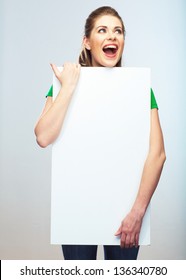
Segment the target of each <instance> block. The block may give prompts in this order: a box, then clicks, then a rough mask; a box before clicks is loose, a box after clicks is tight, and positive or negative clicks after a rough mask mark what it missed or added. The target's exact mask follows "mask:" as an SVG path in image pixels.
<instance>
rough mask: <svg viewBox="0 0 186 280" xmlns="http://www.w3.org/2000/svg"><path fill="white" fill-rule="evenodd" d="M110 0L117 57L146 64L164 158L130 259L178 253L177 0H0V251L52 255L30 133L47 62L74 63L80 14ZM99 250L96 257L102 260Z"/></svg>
mask: <svg viewBox="0 0 186 280" xmlns="http://www.w3.org/2000/svg"><path fill="white" fill-rule="evenodd" d="M102 5H111V6H113V7H114V8H116V9H117V10H118V11H119V13H120V14H121V16H122V18H123V20H124V22H125V26H126V30H127V34H126V45H125V51H124V57H123V58H124V59H123V64H124V65H125V66H129V67H130V66H136V67H138V66H139V67H143V66H145V67H151V69H152V87H153V89H154V92H155V95H156V98H157V101H158V104H159V108H160V109H159V114H160V118H161V123H162V128H163V132H164V137H165V147H166V153H167V161H166V164H165V167H164V171H163V174H162V177H161V180H160V183H159V186H158V189H157V191H156V193H155V195H154V197H153V200H152V210H151V216H152V218H151V243H152V244H151V246H150V247H142V248H141V250H140V254H139V259H186V250H185V242H186V207H185V205H186V176H185V170H186V164H185V163H186V152H185V146H186V136H185V135H186V124H185V119H186V117H185V111H184V109H185V104H186V96H185V94H186V92H185V85H184V84H183V80H184V74H185V73H186V71H185V70H186V69H185V68H186V62H185V49H186V39H185V38H186V36H185V35H186V34H185V26H186V18H185V14H186V4H185V1H184V0H171V1H170V0H156V1H154V0H141V1H138V0H123V1H119V0H113V1H103V0H102V1H97V0H91V1H82V0H81V1H72V0H68V1H64V0H47V1H46V0H37V1H36V0H32V1H24V0H16V1H14V0H1V1H0V33H1V45H0V63H1V64H0V65H1V75H0V131H1V137H0V227H1V229H0V258H1V259H61V258H62V254H61V248H60V246H52V245H50V193H51V189H50V178H51V147H49V148H47V149H41V148H39V146H37V144H36V142H35V136H34V133H33V129H34V125H35V122H36V120H37V118H38V116H39V114H40V112H41V110H42V107H43V105H44V102H45V93H46V92H47V91H48V89H49V87H50V85H51V82H52V71H51V69H50V66H49V63H50V62H54V63H56V64H57V65H62V64H63V63H64V62H65V61H77V57H78V54H79V52H80V49H81V39H82V36H83V28H84V23H85V19H86V17H87V16H88V14H89V13H90V12H91V11H92V10H93V9H95V8H97V7H99V6H102ZM102 253H103V252H102V248H99V254H98V255H99V258H102Z"/></svg>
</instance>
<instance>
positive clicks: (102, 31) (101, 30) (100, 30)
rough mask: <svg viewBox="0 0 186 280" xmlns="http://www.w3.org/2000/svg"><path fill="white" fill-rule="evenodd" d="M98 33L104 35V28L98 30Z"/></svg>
mask: <svg viewBox="0 0 186 280" xmlns="http://www.w3.org/2000/svg"><path fill="white" fill-rule="evenodd" d="M98 32H99V33H105V32H106V29H105V28H101V29H99V31H98Z"/></svg>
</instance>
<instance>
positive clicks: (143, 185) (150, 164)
mask: <svg viewBox="0 0 186 280" xmlns="http://www.w3.org/2000/svg"><path fill="white" fill-rule="evenodd" d="M164 162H165V152H164V150H163V151H162V152H161V153H160V154H158V155H151V154H149V155H148V157H147V159H146V162H145V164H144V168H143V173H142V177H141V182H140V186H139V190H138V193H137V196H136V199H135V202H134V204H133V207H132V211H133V212H135V213H138V215H139V217H141V218H143V216H144V214H145V211H146V209H147V207H148V205H149V202H150V200H151V198H152V196H153V193H154V191H155V189H156V187H157V185H158V182H159V179H160V176H161V172H162V169H163V165H164Z"/></svg>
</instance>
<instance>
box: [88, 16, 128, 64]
mask: <svg viewBox="0 0 186 280" xmlns="http://www.w3.org/2000/svg"><path fill="white" fill-rule="evenodd" d="M84 45H85V47H86V48H87V49H89V50H90V52H91V55H92V66H104V67H114V66H115V65H116V64H117V63H118V61H119V60H120V58H121V56H122V53H123V48H124V33H123V29H122V24H121V21H120V20H119V19H118V18H117V17H115V16H110V15H105V16H101V17H100V18H98V19H97V20H96V22H95V25H94V28H93V30H92V32H91V34H90V38H86V37H85V38H84Z"/></svg>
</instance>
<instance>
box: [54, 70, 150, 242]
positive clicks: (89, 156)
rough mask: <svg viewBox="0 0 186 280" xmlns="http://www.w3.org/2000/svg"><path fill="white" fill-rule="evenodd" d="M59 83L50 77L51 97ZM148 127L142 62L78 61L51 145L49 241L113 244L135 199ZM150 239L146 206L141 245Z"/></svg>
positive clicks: (147, 74) (145, 74)
mask: <svg viewBox="0 0 186 280" xmlns="http://www.w3.org/2000/svg"><path fill="white" fill-rule="evenodd" d="M59 89H60V84H59V82H58V80H57V79H56V78H55V77H54V78H53V95H54V98H55V96H56V95H57V93H58V92H59ZM149 132H150V69H149V68H125V67H118V68H104V67H103V68H102V67H98V68H97V67H87V68H81V73H80V79H79V82H78V86H77V88H76V90H75V92H74V94H73V97H72V100H71V103H70V106H69V108H68V111H67V115H66V117H65V121H64V123H63V127H62V130H61V133H60V135H59V137H58V139H57V140H56V141H55V143H54V144H53V147H52V199H51V243H52V244H92V245H93V244H97V245H119V243H120V239H119V238H118V237H116V236H115V235H114V234H115V232H116V231H117V229H118V228H119V226H120V224H121V221H122V220H123V218H124V217H125V216H126V215H127V213H128V212H129V211H130V209H131V207H132V205H133V202H134V200H135V197H136V194H137V191H138V188H139V183H140V179H141V174H142V169H143V165H144V162H145V159H146V156H147V152H148V146H149ZM148 244H150V211H149V209H148V210H147V212H146V214H145V216H144V219H143V224H142V229H141V233H140V245H148Z"/></svg>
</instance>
